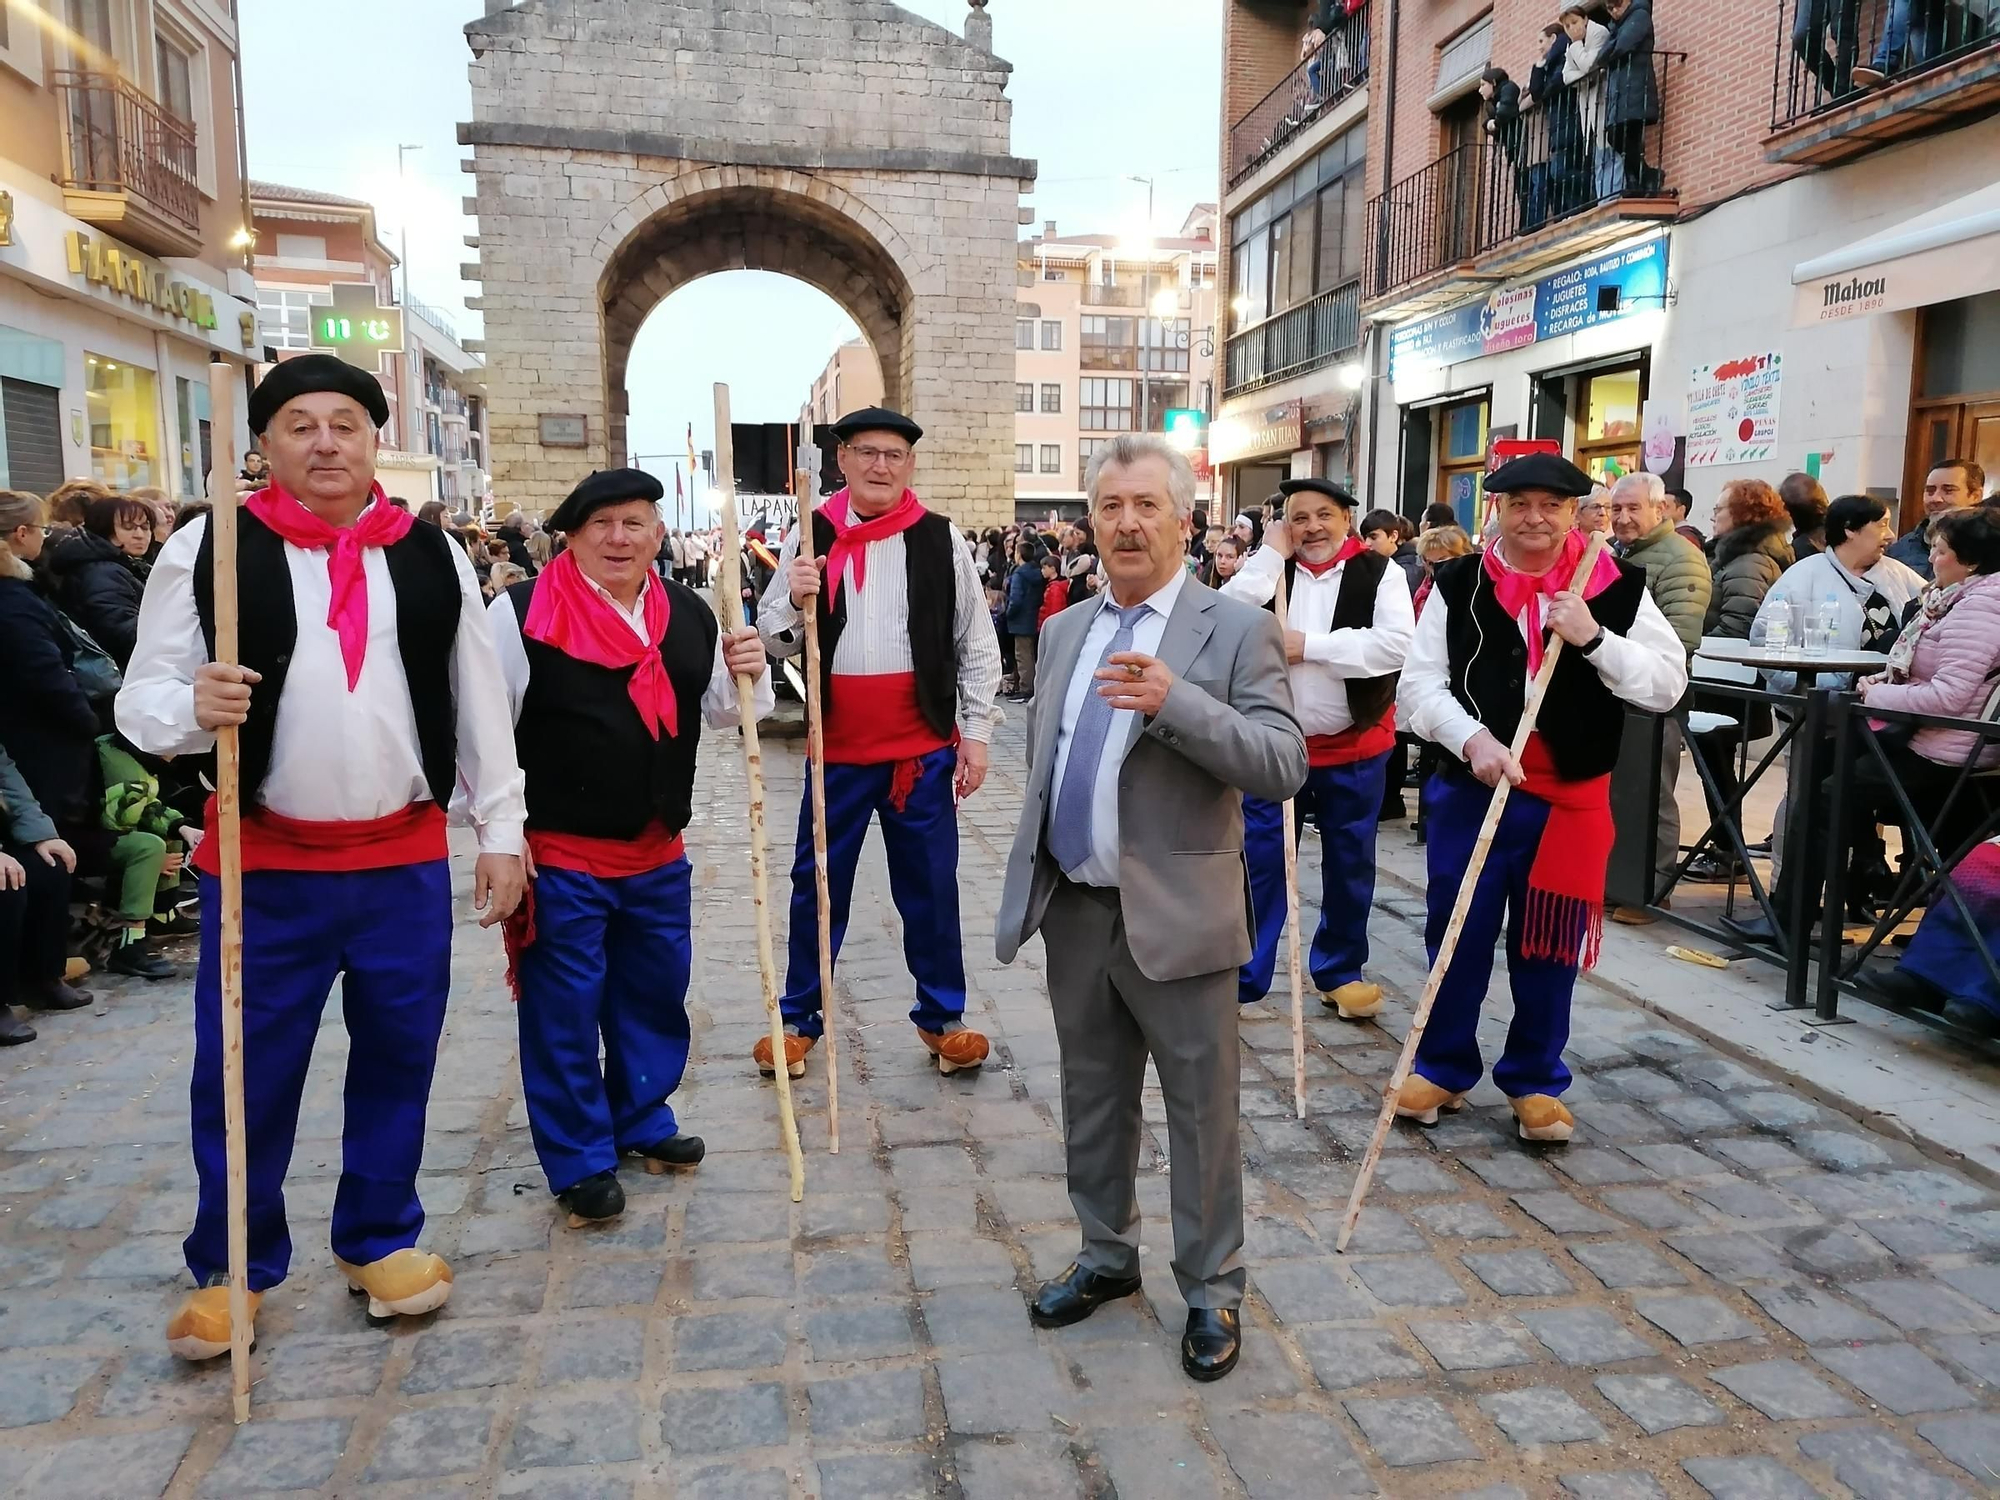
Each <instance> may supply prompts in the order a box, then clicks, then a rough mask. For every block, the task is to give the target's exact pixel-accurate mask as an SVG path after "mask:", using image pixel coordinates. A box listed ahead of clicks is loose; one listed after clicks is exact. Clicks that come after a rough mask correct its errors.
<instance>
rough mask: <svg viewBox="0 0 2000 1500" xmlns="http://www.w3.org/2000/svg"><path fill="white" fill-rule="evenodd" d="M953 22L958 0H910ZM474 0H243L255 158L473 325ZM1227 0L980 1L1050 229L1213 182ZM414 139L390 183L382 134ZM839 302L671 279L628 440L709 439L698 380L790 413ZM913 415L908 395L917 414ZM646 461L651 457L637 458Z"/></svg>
mask: <svg viewBox="0 0 2000 1500" xmlns="http://www.w3.org/2000/svg"><path fill="white" fill-rule="evenodd" d="M904 3H905V5H906V8H908V9H910V10H913V11H915V12H917V13H918V14H919V15H922V16H925V17H927V18H929V19H931V20H933V21H938V22H941V23H943V24H944V25H947V26H950V27H951V28H953V29H954V30H959V29H962V27H963V23H964V19H965V15H966V12H967V7H966V5H965V4H964V0H904ZM484 8H485V7H484V5H483V4H482V3H481V0H342V3H341V4H340V5H339V7H338V10H339V15H340V21H341V24H340V25H339V26H337V27H336V26H330V25H328V24H327V19H328V14H329V12H328V8H327V7H325V6H323V5H307V4H300V3H299V0H242V5H241V13H242V23H243V56H244V90H245V96H246V111H247V115H248V122H247V123H248V135H249V150H250V171H251V175H252V176H254V177H257V178H261V179H267V180H272V181H277V182H284V183H289V184H292V185H294V186H299V187H313V188H320V189H323V190H325V191H328V192H334V193H342V194H347V195H350V196H353V197H358V198H366V199H369V200H370V201H372V202H374V203H376V204H377V205H378V207H379V209H380V214H381V223H382V228H383V234H384V237H385V239H386V240H387V242H388V244H389V246H390V248H391V249H394V248H395V247H396V244H397V231H398V228H399V224H400V220H401V219H402V218H403V217H405V204H407V218H408V221H409V222H408V230H409V247H410V288H411V295H413V296H414V297H416V298H418V299H419V300H421V301H424V302H428V303H430V304H432V305H433V306H436V307H439V308H442V309H443V310H445V311H446V312H448V313H450V314H451V315H452V317H453V319H454V321H455V322H456V323H457V325H458V327H459V330H460V332H461V333H462V334H465V335H467V336H471V335H473V334H475V333H477V331H478V326H479V317H478V314H476V313H472V312H468V311H466V310H465V308H464V302H463V299H464V297H465V296H466V295H468V294H472V293H475V292H476V290H477V289H476V288H475V287H472V286H469V285H467V284H466V283H464V282H461V281H460V280H459V278H458V267H459V264H460V263H461V262H462V261H466V260H469V259H472V258H473V256H474V254H475V252H473V251H470V250H468V249H466V248H465V245H464V242H463V236H465V235H468V234H476V233H477V232H478V225H477V223H476V221H474V220H472V219H469V218H466V217H465V216H463V214H462V213H461V212H460V200H461V199H462V198H463V197H464V196H465V195H466V193H467V192H468V191H469V190H470V189H469V184H470V181H471V179H470V178H469V177H468V176H466V175H465V174H463V173H462V172H460V170H459V161H460V159H461V158H463V157H465V156H468V155H469V154H470V148H468V147H461V146H460V145H458V138H457V134H456V130H457V122H458V121H460V120H464V119H467V118H469V117H470V114H471V108H472V106H471V91H470V87H469V85H468V83H467V79H466V73H465V63H466V62H468V61H469V60H470V54H469V53H468V52H467V51H466V48H465V40H464V37H463V36H462V35H461V34H460V29H461V28H462V27H463V26H464V24H465V23H466V22H467V21H468V20H471V19H473V18H474V17H476V16H478V15H480V14H481V13H483V11H484ZM1220 11H1221V7H1220V6H1218V5H1217V4H1216V3H1215V0H993V3H992V4H991V5H990V6H989V7H988V13H989V14H990V15H991V16H992V17H993V35H994V50H995V51H996V52H998V53H999V55H1000V56H1002V57H1004V58H1006V59H1007V60H1008V61H1009V62H1011V63H1012V64H1013V65H1014V75H1013V80H1012V83H1011V84H1010V86H1009V88H1008V93H1009V96H1010V97H1011V98H1012V99H1013V101H1014V143H1013V144H1014V152H1015V154H1016V155H1019V156H1025V157H1029V158H1032V159H1034V160H1036V161H1037V162H1039V164H1040V179H1039V181H1038V183H1037V186H1036V189H1035V192H1034V194H1033V195H1032V196H1031V197H1030V198H1028V199H1026V200H1024V201H1025V202H1026V203H1028V204H1030V205H1032V207H1033V208H1034V209H1035V213H1036V218H1037V221H1038V222H1039V220H1040V219H1043V218H1054V219H1056V220H1057V221H1058V222H1059V224H1060V226H1061V228H1062V231H1063V232H1064V233H1081V232H1086V231H1106V232H1128V231H1131V230H1133V229H1135V228H1136V227H1138V226H1139V225H1141V224H1143V222H1144V220H1145V206H1146V189H1145V188H1144V187H1142V186H1140V185H1138V184H1136V183H1133V182H1130V181H1128V180H1127V178H1128V176H1130V175H1134V174H1136V175H1140V176H1152V177H1154V178H1155V179H1157V182H1158V189H1157V200H1156V207H1155V210H1154V228H1155V230H1156V232H1159V233H1169V232H1171V231H1172V230H1173V229H1175V228H1177V227H1178V226H1179V224H1180V221H1181V219H1182V217H1183V216H1184V215H1185V213H1186V210H1187V208H1188V206H1189V205H1191V204H1193V203H1195V202H1197V201H1200V200H1203V199H1211V200H1212V199H1213V198H1214V197H1215V196H1216V148H1217V138H1218V129H1219V126H1218V121H1217V110H1218V102H1217V101H1218V93H1219V87H1220V80H1219V57H1220V53H1221V27H1220ZM403 143H408V144H414V145H419V146H421V147H422V148H423V149H422V150H420V151H414V152H411V153H410V154H409V157H408V172H409V175H408V179H407V182H406V183H405V184H404V187H403V189H402V190H400V191H399V186H398V182H397V176H396V147H397V146H398V145H399V144H403ZM853 333H854V329H853V325H852V324H851V323H850V322H849V321H848V319H847V317H846V315H845V314H844V313H842V312H841V310H840V309H839V308H838V307H837V306H836V305H835V304H834V303H832V302H831V301H829V300H828V299H827V298H826V297H824V296H823V295H821V294H820V293H819V292H817V291H814V290H813V289H811V288H809V287H807V286H805V285H803V284H802V283H799V282H795V281H791V280H789V279H787V278H784V277H779V276H772V275H767V274H763V273H759V272H747V271H739V272H732V273H729V274H727V275H723V276H712V277H708V278H705V279H703V280H701V281H698V282H695V283H693V284H692V285H690V286H687V287H684V288H682V289H681V290H680V291H678V292H676V293H675V294H674V295H673V296H672V297H670V298H669V299H668V300H667V301H666V302H664V303H662V304H661V305H660V307H659V309H658V310H657V311H656V312H655V313H654V314H653V316H652V318H651V319H650V320H649V321H648V322H647V324H646V327H645V329H644V330H643V331H642V333H641V334H640V338H639V343H638V347H637V348H636V349H635V350H634V353H633V358H632V365H631V371H630V375H629V384H630V388H631V392H632V424H631V431H632V447H633V451H634V452H636V453H641V454H672V453H677V452H679V451H681V450H682V449H683V448H684V447H685V435H684V434H685V430H686V425H687V423H688V422H689V421H690V420H692V421H693V422H694V424H695V440H696V444H697V446H698V447H704V448H706V447H709V446H712V440H711V438H710V436H709V430H710V427H711V426H712V422H711V420H710V410H711V398H710V386H711V384H712V383H713V382H715V381H717V380H726V381H728V382H729V383H730V387H731V395H732V399H733V401H734V407H735V415H736V420H738V421H784V420H786V419H787V418H789V417H791V416H793V415H795V414H796V412H797V411H798V408H799V406H800V404H801V403H802V402H803V400H804V399H805V395H806V393H807V390H808V389H809V387H810V385H811V382H812V378H813V376H814V375H816V374H817V373H818V372H819V370H820V367H821V366H822V365H824V364H825V362H826V358H827V355H828V354H829V353H830V352H832V350H833V349H834V347H835V346H836V345H838V344H839V343H840V341H841V340H842V339H844V338H850V337H852V336H853ZM916 415H918V416H919V418H921V413H918V414H916ZM649 467H652V466H651V465H649Z"/></svg>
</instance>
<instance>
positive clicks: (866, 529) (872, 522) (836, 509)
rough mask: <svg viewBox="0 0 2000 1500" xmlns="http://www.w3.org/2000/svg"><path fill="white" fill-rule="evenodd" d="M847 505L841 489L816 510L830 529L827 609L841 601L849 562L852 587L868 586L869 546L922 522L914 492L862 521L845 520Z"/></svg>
mask: <svg viewBox="0 0 2000 1500" xmlns="http://www.w3.org/2000/svg"><path fill="white" fill-rule="evenodd" d="M848 503H849V494H848V491H847V490H845V489H842V490H840V491H838V492H837V493H836V494H833V495H831V496H829V497H828V499H827V502H826V504H824V505H822V506H821V507H820V508H819V514H821V515H823V516H825V517H826V519H827V524H829V525H830V526H832V527H833V545H832V546H831V547H829V548H827V549H826V589H827V594H826V607H827V608H828V609H832V608H833V607H834V605H835V603H836V602H837V601H838V600H839V598H840V581H841V579H843V578H845V577H846V576H847V565H848V562H849V560H850V559H852V561H853V564H854V586H855V587H856V588H857V589H860V588H866V587H867V586H868V544H869V543H870V542H879V541H881V540H882V539H883V538H884V537H892V536H896V535H898V534H900V533H902V532H905V531H908V530H909V529H910V528H911V527H912V526H914V525H916V524H917V522H919V521H921V520H922V519H923V518H924V516H925V514H926V512H925V510H924V503H923V501H921V500H919V499H918V498H917V492H916V491H915V490H904V491H903V498H902V499H900V500H898V501H897V502H896V503H895V504H894V505H892V506H890V507H889V508H888V509H887V510H885V511H883V512H882V514H881V515H879V516H870V517H868V518H867V519H866V520H862V521H850V520H848V519H847V507H848Z"/></svg>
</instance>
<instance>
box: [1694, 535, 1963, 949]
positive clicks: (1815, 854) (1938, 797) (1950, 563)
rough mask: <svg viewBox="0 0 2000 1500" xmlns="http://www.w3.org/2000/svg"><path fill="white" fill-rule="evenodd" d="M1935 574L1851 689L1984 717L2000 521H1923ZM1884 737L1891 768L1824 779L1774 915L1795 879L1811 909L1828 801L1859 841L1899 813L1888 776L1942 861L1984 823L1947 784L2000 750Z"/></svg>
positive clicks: (1909, 706)
mask: <svg viewBox="0 0 2000 1500" xmlns="http://www.w3.org/2000/svg"><path fill="white" fill-rule="evenodd" d="M1931 568H1932V572H1933V582H1932V583H1931V584H1930V586H1929V587H1928V588H1926V589H1925V590H1924V591H1923V593H1922V595H1921V596H1919V599H1918V604H1917V609H1916V612H1915V613H1914V614H1912V615H1911V617H1910V620H1909V623H1908V624H1906V625H1905V626H1904V627H1903V629H1902V632H1901V634H1899V635H1898V636H1897V638H1896V640H1895V643H1894V644H1893V645H1891V646H1890V648H1889V665H1888V667H1887V668H1886V670H1884V671H1883V672H1882V674H1881V675H1879V676H1876V677H1869V678H1865V679H1863V680H1862V682H1860V683H1859V684H1858V686H1859V688H1860V691H1861V701H1862V702H1863V703H1864V704H1866V705H1867V706H1868V707H1870V708H1883V709H1894V710H1898V711H1901V712H1904V713H1915V714H1933V715H1937V716H1938V717H1941V718H1954V719H1979V718H1984V717H1985V716H1986V704H1987V700H1988V699H1989V698H1991V697H1992V695H1993V692H1994V689H1995V687H1996V686H2000V517H1996V516H1995V515H1994V513H1993V512H1991V511H1988V510H1986V509H1984V508H1983V507H1975V508H1974V509H1972V510H1956V511H1949V512H1947V513H1946V514H1944V515H1942V516H1939V517H1938V518H1937V519H1936V520H1934V521H1933V522H1932V523H1931ZM1883 739H1884V743H1883V746H1882V748H1883V750H1884V752H1885V753H1886V757H1887V759H1888V763H1889V764H1888V769H1887V770H1885V769H1884V768H1883V765H1882V763H1881V761H1879V760H1878V759H1876V757H1875V756H1873V755H1866V754H1863V755H1857V756H1856V757H1855V758H1854V774H1853V776H1852V777H1851V779H1850V781H1849V784H1848V785H1846V786H1839V787H1836V786H1834V785H1833V784H1832V782H1831V780H1829V781H1827V782H1826V783H1823V784H1822V786H1821V788H1820V808H1819V811H1820V813H1821V816H1819V817H1815V818H1812V819H1809V820H1808V821H1807V828H1806V833H1807V838H1806V839H1805V841H1804V842H1805V848H1804V849H1803V850H1802V851H1800V852H1799V853H1797V854H1794V853H1793V851H1791V850H1790V849H1787V851H1786V855H1785V862H1784V865H1783V867H1782V868H1781V870H1780V871H1779V875H1778V883H1777V889H1776V890H1775V891H1774V892H1773V893H1772V905H1773V906H1774V907H1775V908H1776V909H1777V910H1778V911H1781V912H1782V911H1789V910H1791V907H1790V905H1789V903H1790V902H1791V900H1792V899H1793V891H1794V889H1795V886H1794V882H1796V881H1799V880H1803V881H1805V882H1807V892H1806V900H1807V905H1808V907H1815V906H1817V905H1818V904H1819V899H1820V891H1821V887H1822V884H1823V882H1824V880H1825V876H1826V853H1827V851H1826V838H1827V829H1828V828H1829V827H1830V826H1831V824H1832V812H1833V798H1835V797H1839V798H1841V799H1842V800H1843V801H1844V802H1845V803H1846V805H1847V807H1848V809H1849V813H1848V826H1849V828H1850V829H1851V830H1853V831H1854V832H1856V833H1857V834H1858V833H1859V832H1860V831H1861V830H1862V829H1864V828H1866V827H1867V826H1868V825H1869V824H1870V822H1871V821H1872V818H1873V816H1876V815H1879V816H1884V817H1893V816H1896V815H1898V814H1899V813H1900V809H1899V808H1898V806H1897V802H1896V797H1895V793H1894V790H1893V787H1892V784H1891V780H1890V778H1891V777H1892V776H1893V778H1894V783H1895V784H1896V785H1900V786H1901V787H1902V789H1903V792H1904V795H1905V796H1907V797H1908V798H1909V799H1910V805H1911V807H1912V808H1914V809H1915V811H1916V813H1917V816H1918V817H1920V818H1922V819H1923V820H1924V822H1925V824H1926V825H1930V826H1931V842H1932V843H1933V844H1934V845H1935V846H1936V847H1937V851H1938V853H1939V855H1940V856H1941V857H1942V858H1944V859H1946V860H1950V859H1951V858H1952V857H1953V856H1954V855H1956V854H1957V853H1958V852H1959V846H1960V845H1961V844H1963V843H1964V842H1965V840H1966V839H1967V838H1968V837H1970V836H1971V834H1972V832H1973V830H1974V828H1975V827H1976V826H1977V824H1978V822H1979V819H1980V817H1981V808H1980V805H1979V802H1978V799H1977V797H1976V795H1975V794H1974V793H1973V792H1972V791H1971V790H1970V789H1967V790H1962V791H1959V792H1958V794H1957V795H1956V796H1953V795H1952V793H1953V789H1954V788H1956V787H1957V786H1958V783H1959V780H1960V777H1961V775H1962V773H1963V772H1964V769H1965V765H1966V761H1967V758H1968V757H1976V760H1977V765H1978V767H1979V768H1981V769H1983V768H1985V767H1987V766H1990V765H1993V764H1995V763H1996V762H2000V745H1996V744H1993V743H1992V742H1990V741H1989V742H1987V743H1986V744H1985V745H1984V746H1982V745H1981V742H1980V739H1979V737H1978V736H1977V735H1975V734H1973V733H1972V732H1971V731H1969V730H1957V729H1919V730H1917V731H1916V732H1915V733H1914V734H1911V733H1909V732H1908V731H1907V728H1906V727H1904V726H1901V725H1891V726H1888V727H1887V729H1886V732H1885V733H1884V734H1883ZM1947 802H1949V804H1950V805H1949V807H1947V806H1946V804H1947ZM1793 822H1794V824H1796V822H1797V820H1796V819H1794V820H1793ZM1728 925H1729V927H1730V928H1731V929H1732V930H1733V931H1735V932H1736V933H1738V934H1739V935H1740V936H1743V937H1746V938H1750V939H1752V940H1754V941H1759V942H1769V941H1771V938H1772V932H1771V928H1770V924H1769V923H1768V922H1767V921H1765V920H1764V919H1763V918H1761V917H1754V918H1746V919H1744V920H1741V921H1730V922H1729V923H1728Z"/></svg>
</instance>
